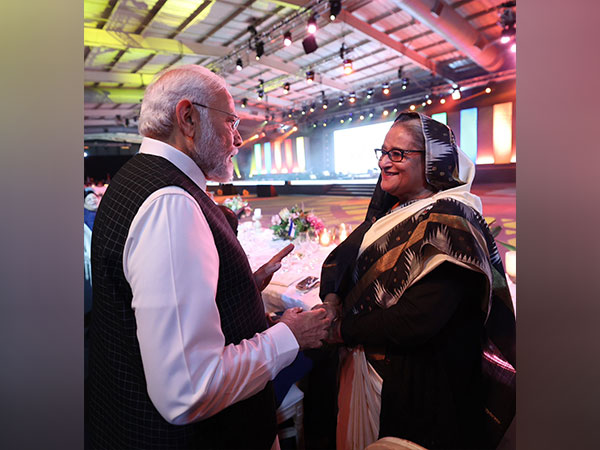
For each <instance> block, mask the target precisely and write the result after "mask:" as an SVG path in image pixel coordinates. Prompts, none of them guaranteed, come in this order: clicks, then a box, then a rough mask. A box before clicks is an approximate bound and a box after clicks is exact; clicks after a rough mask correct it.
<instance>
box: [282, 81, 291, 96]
mask: <svg viewBox="0 0 600 450" xmlns="http://www.w3.org/2000/svg"><path fill="white" fill-rule="evenodd" d="M283 91H284V92H285V93H286V94H289V92H290V83H284V84H283Z"/></svg>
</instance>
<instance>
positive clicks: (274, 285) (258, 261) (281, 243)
mask: <svg viewBox="0 0 600 450" xmlns="http://www.w3.org/2000/svg"><path fill="white" fill-rule="evenodd" d="M258 225H259V224H254V223H253V222H249V221H248V222H243V223H240V225H239V228H238V238H239V240H240V243H241V244H242V247H243V248H244V250H245V252H246V255H248V260H249V262H250V267H251V268H252V270H253V271H255V270H256V269H258V268H259V267H260V266H262V265H263V264H264V263H266V262H267V261H268V260H269V259H271V258H272V257H273V255H275V253H277V252H278V251H279V250H281V249H282V248H283V247H285V246H286V245H288V244H289V243H290V241H287V240H282V239H273V231H272V230H270V229H268V228H260V227H258ZM293 244H294V245H295V246H296V248H294V250H293V251H292V253H290V254H289V255H288V256H287V257H285V258H284V260H283V261H282V267H281V269H279V270H278V271H277V272H276V273H275V275H274V276H273V279H272V280H271V283H270V284H269V286H267V288H266V289H265V290H264V291H263V293H262V296H263V301H264V304H265V311H266V312H275V311H283V310H285V309H288V308H292V307H294V306H300V307H302V308H303V309H305V310H309V309H311V308H312V307H313V306H314V305H317V304H319V303H321V299H320V298H319V287H318V286H317V287H315V288H313V289H311V290H310V291H308V292H304V293H303V292H300V291H298V290H297V289H296V283H297V282H298V281H300V280H302V279H303V278H305V277H307V276H309V275H312V276H315V277H320V275H321V266H322V265H323V261H324V260H325V258H326V257H327V255H329V253H330V252H331V251H332V250H333V249H334V247H335V245H330V246H328V247H323V246H321V245H319V244H318V243H317V242H314V241H306V242H298V240H296V241H294V242H293Z"/></svg>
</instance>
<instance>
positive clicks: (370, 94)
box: [367, 88, 373, 98]
mask: <svg viewBox="0 0 600 450" xmlns="http://www.w3.org/2000/svg"><path fill="white" fill-rule="evenodd" d="M371 97H373V88H369V89H367V98H371Z"/></svg>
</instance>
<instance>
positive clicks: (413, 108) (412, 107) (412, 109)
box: [408, 105, 416, 111]
mask: <svg viewBox="0 0 600 450" xmlns="http://www.w3.org/2000/svg"><path fill="white" fill-rule="evenodd" d="M408 109H410V110H411V111H414V110H415V109H416V106H415V105H410V106H409V107H408Z"/></svg>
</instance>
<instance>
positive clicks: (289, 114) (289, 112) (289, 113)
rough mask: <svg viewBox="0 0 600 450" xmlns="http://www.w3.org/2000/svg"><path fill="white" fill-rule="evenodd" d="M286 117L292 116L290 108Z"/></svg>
mask: <svg viewBox="0 0 600 450" xmlns="http://www.w3.org/2000/svg"><path fill="white" fill-rule="evenodd" d="M288 117H289V118H290V119H291V118H292V110H291V109H290V110H289V111H288Z"/></svg>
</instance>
